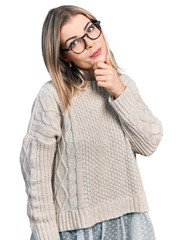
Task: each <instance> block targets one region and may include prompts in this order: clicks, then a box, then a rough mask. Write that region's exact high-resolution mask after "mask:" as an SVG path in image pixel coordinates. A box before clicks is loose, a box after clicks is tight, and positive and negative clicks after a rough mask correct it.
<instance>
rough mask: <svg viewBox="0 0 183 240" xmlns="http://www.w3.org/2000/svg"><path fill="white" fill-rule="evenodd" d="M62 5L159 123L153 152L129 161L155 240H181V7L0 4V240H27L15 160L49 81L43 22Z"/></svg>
mask: <svg viewBox="0 0 183 240" xmlns="http://www.w3.org/2000/svg"><path fill="white" fill-rule="evenodd" d="M65 4H73V5H78V6H80V7H83V8H85V9H87V10H88V11H90V12H91V13H93V14H94V15H95V16H96V17H97V18H98V20H100V21H101V26H102V28H103V31H104V33H105V35H106V37H107V39H108V42H109V46H110V48H111V50H112V51H113V53H114V56H115V58H116V60H117V63H118V65H119V66H120V67H122V68H124V69H126V73H127V74H128V75H129V76H131V77H132V78H133V79H134V81H135V82H136V85H137V87H138V89H139V92H140V94H141V97H142V98H143V100H144V101H145V103H146V104H147V105H148V107H149V108H150V109H151V111H152V112H153V113H154V115H155V116H157V117H158V119H159V120H161V122H162V124H163V130H164V135H163V138H162V141H161V142H160V144H159V146H158V148H157V150H156V151H155V152H154V153H153V154H152V155H151V156H148V157H145V156H141V155H137V161H138V164H139V169H140V172H141V176H142V180H143V183H144V188H145V191H146V195H147V199H148V202H149V207H150V211H149V215H150V218H151V221H152V223H153V226H154V229H155V234H156V238H157V240H165V239H166V240H172V239H182V235H183V233H182V213H183V211H182V210H183V206H182V205H183V195H182V189H183V188H182V183H183V177H182V176H183V168H182V166H183V164H182V162H183V157H182V148H183V146H182V145H183V142H182V135H183V127H182V123H183V114H182V104H181V103H183V88H182V87H183V84H182V81H183V73H182V70H183V31H182V29H183V26H182V23H183V14H182V12H183V7H182V2H181V1H178V0H174V1H173V0H172V1H169V0H154V1H149V0H138V1H136V0H128V1H127V0H126V1H121V0H120V1H115V0H113V1H108V2H107V1H98V0H97V1H96V0H93V1H84V0H83V1H82V0H81V1H74V0H73V1H56V0H55V1H54V0H52V1H48V0H44V1H41V0H39V1H35V0H32V1H23V0H17V1H7V2H5V1H4V3H3V4H2V3H1V14H0V30H1V38H0V39H1V44H0V50H1V51H0V56H1V83H0V84H1V94H0V97H1V99H0V109H1V124H0V126H1V129H0V133H1V138H0V139H1V174H0V184H1V185H0V189H1V198H0V201H1V203H0V208H1V209H0V212H1V222H2V223H1V238H3V239H19V240H25V239H27V240H29V239H30V234H31V230H30V226H29V220H28V217H27V215H26V201H27V196H26V193H25V186H24V181H23V177H22V173H21V169H20V163H19V153H20V149H21V145H22V139H23V137H24V135H25V133H26V130H27V126H28V121H29V117H30V113H31V107H32V103H33V100H34V99H35V97H36V95H37V93H38V91H39V89H40V87H41V86H42V84H44V83H45V82H46V81H48V80H50V76H49V74H48V72H47V70H46V67H45V65H44V62H43V58H42V52H41V32H42V25H43V21H44V19H45V17H46V14H47V13H48V11H49V10H50V9H51V8H55V7H58V6H60V5H65ZM2 236H3V237H2Z"/></svg>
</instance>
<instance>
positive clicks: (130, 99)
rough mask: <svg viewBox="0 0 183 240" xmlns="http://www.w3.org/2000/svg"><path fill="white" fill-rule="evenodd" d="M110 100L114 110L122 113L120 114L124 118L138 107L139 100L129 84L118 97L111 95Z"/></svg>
mask: <svg viewBox="0 0 183 240" xmlns="http://www.w3.org/2000/svg"><path fill="white" fill-rule="evenodd" d="M108 100H109V103H110V104H111V106H112V107H113V108H114V110H115V111H116V112H117V113H120V116H121V117H122V118H124V119H125V118H127V117H128V115H129V114H130V113H131V112H132V111H134V109H135V108H136V107H137V100H136V98H135V96H134V93H133V92H132V90H131V89H130V88H129V86H128V85H127V86H126V88H125V90H124V91H123V92H122V93H121V94H120V95H119V96H118V97H117V98H116V99H114V97H113V96H112V95H109V99H108Z"/></svg>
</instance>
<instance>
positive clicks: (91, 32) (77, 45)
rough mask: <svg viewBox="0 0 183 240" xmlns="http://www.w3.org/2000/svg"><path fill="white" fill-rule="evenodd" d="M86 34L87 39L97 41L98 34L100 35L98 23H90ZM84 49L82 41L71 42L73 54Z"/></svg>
mask: <svg viewBox="0 0 183 240" xmlns="http://www.w3.org/2000/svg"><path fill="white" fill-rule="evenodd" d="M86 33H87V34H88V36H89V38H91V39H93V40H94V39H97V38H98V37H99V36H100V34H101V30H100V25H99V24H98V23H92V24H91V25H90V26H89V27H88V29H87V31H86ZM84 49H85V43H84V40H83V39H76V40H74V41H73V43H72V50H73V51H74V52H75V53H82V52H83V51H84Z"/></svg>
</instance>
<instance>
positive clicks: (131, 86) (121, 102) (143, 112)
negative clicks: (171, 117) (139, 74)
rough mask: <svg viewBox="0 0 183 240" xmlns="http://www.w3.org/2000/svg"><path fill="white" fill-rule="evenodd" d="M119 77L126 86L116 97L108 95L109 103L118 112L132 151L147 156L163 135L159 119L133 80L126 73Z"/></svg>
mask: <svg viewBox="0 0 183 240" xmlns="http://www.w3.org/2000/svg"><path fill="white" fill-rule="evenodd" d="M120 79H121V80H122V82H123V83H124V85H125V86H126V88H125V90H124V91H123V92H122V93H121V94H120V96H118V97H117V98H114V97H113V96H112V95H109V103H110V104H111V106H112V107H113V109H114V110H115V111H116V113H117V114H118V116H119V120H120V122H121V126H122V129H123V131H124V134H125V135H126V137H127V138H128V139H129V142H130V144H131V147H132V149H133V151H134V152H135V153H138V154H141V155H144V156H149V155H151V154H152V153H153V152H154V151H155V150H156V148H157V146H158V145H159V142H160V140H161V138H162V136H163V127H162V124H161V121H160V120H159V119H158V118H157V117H156V116H154V115H153V113H152V112H151V110H150V109H149V108H148V107H147V105H146V104H145V103H144V101H143V100H142V98H141V96H140V94H139V91H138V89H137V86H136V84H135V82H134V80H133V79H131V78H130V77H129V76H128V75H126V74H123V75H122V76H120Z"/></svg>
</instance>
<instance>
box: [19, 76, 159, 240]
mask: <svg viewBox="0 0 183 240" xmlns="http://www.w3.org/2000/svg"><path fill="white" fill-rule="evenodd" d="M120 78H121V80H122V82H123V83H124V84H125V86H126V89H125V90H124V91H123V92H122V93H121V95H120V96H119V97H117V98H116V99H115V98H114V97H113V96H112V95H111V94H110V93H109V92H108V91H107V89H105V88H103V87H99V86H98V85H97V81H87V87H86V90H85V92H79V93H78V94H76V95H75V96H74V97H73V99H72V105H71V106H70V107H69V109H68V110H67V111H66V112H65V113H64V114H63V111H62V103H61V101H60V99H59V97H58V95H57V92H56V88H55V87H54V85H53V83H52V81H51V80H50V81H48V82H46V83H44V84H43V86H42V87H41V89H40V91H39V93H38V94H37V96H36V98H35V100H34V102H33V105H32V110H31V117H30V121H29V125H28V128H27V133H26V135H25V136H24V138H23V143H22V148H21V153H20V163H21V170H22V174H23V178H24V181H25V188H26V193H27V197H28V199H27V214H28V217H29V219H30V227H31V230H32V232H33V235H34V238H35V240H60V236H59V232H61V231H66V230H74V229H81V228H87V227H90V226H93V225H94V224H96V223H97V222H101V221H105V220H108V219H112V218H116V217H119V216H121V215H123V214H126V213H130V212H146V211H148V210H149V206H148V202H147V199H146V195H145V192H144V187H143V183H142V180H141V176H140V171H139V168H138V165H137V160H136V154H141V155H144V156H149V155H151V154H152V153H153V152H154V151H155V150H156V148H157V146H158V145H159V142H160V140H161V138H162V135H163V128H162V124H161V122H160V120H158V119H157V117H155V116H154V115H153V113H152V112H151V111H150V110H149V108H148V107H147V106H146V104H145V103H144V102H143V100H142V98H141V97H140V94H139V91H138V89H137V87H136V84H135V82H134V81H133V80H132V79H131V78H130V77H129V76H128V75H126V74H123V75H122V76H121V77H120Z"/></svg>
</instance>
